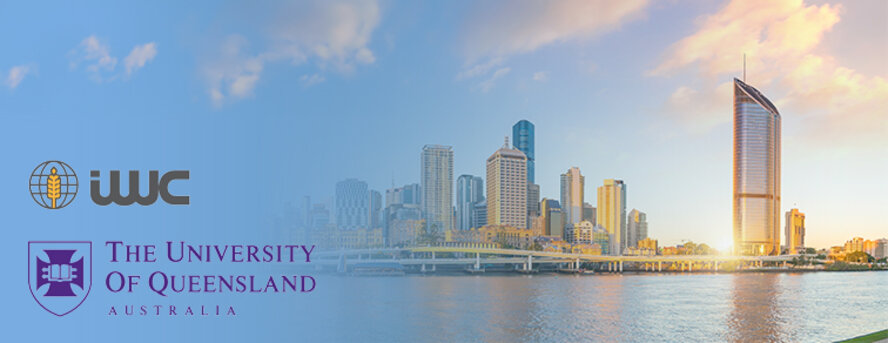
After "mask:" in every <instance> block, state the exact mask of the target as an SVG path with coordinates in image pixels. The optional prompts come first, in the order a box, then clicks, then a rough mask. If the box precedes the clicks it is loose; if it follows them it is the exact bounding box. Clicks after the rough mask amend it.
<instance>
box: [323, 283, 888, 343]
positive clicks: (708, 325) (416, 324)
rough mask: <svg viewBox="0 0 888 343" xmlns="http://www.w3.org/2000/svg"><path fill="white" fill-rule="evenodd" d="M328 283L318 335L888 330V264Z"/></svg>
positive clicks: (475, 337) (791, 338) (628, 337)
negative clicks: (857, 268)
mask: <svg viewBox="0 0 888 343" xmlns="http://www.w3.org/2000/svg"><path fill="white" fill-rule="evenodd" d="M321 281H323V285H321V284H319V289H320V288H322V289H323V291H322V292H323V293H326V294H330V295H335V296H334V298H335V299H336V300H335V301H325V305H326V306H331V307H329V308H328V309H329V310H331V311H329V312H328V313H331V317H330V318H329V320H330V321H333V322H332V323H331V322H326V323H325V324H320V326H321V327H326V328H327V330H334V331H335V332H330V331H327V330H325V331H326V334H323V335H321V336H319V338H326V339H337V340H338V339H342V340H350V341H386V342H392V341H398V342H400V341H451V342H472V341H485V342H563V341H601V342H610V341H613V342H827V341H835V340H839V339H844V338H851V337H854V336H858V335H862V334H865V333H869V332H872V331H878V330H883V329H886V328H888V272H813V273H737V274H625V275H604V274H602V275H594V276H573V275H555V274H552V275H533V276H520V275H515V276H510V275H503V276H494V275H481V276H462V275H453V276H406V277H335V276H326V277H324V278H322V279H321ZM328 300H329V298H328ZM316 319H322V318H316ZM321 327H316V328H315V329H320V328H321ZM336 330H338V331H336Z"/></svg>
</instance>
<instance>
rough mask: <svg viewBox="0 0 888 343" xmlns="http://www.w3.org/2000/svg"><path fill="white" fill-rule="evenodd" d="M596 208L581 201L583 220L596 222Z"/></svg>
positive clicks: (593, 223)
mask: <svg viewBox="0 0 888 343" xmlns="http://www.w3.org/2000/svg"><path fill="white" fill-rule="evenodd" d="M597 218H598V209H596V208H595V206H592V204H590V203H588V202H584V203H583V220H586V221H589V222H590V223H592V225H595V224H598V219H597Z"/></svg>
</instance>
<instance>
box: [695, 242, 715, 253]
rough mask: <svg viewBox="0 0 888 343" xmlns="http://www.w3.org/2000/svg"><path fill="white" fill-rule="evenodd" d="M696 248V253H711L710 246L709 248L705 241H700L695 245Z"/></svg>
mask: <svg viewBox="0 0 888 343" xmlns="http://www.w3.org/2000/svg"><path fill="white" fill-rule="evenodd" d="M696 250H697V251H696V252H697V255H711V254H712V248H710V247H709V245H707V244H706V243H700V245H698V246H697V249H696Z"/></svg>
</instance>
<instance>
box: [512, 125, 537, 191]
mask: <svg viewBox="0 0 888 343" xmlns="http://www.w3.org/2000/svg"><path fill="white" fill-rule="evenodd" d="M533 132H534V127H533V123H531V122H529V121H527V120H521V121H519V122H517V123H515V125H513V126H512V140H513V142H512V144H514V145H515V149H518V150H521V152H523V153H524V156H527V182H528V183H534V178H533V175H534V170H533V169H534V165H533V163H534V161H535V158H534V152H533V150H534V143H533V135H534V133H533Z"/></svg>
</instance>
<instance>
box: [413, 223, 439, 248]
mask: <svg viewBox="0 0 888 343" xmlns="http://www.w3.org/2000/svg"><path fill="white" fill-rule="evenodd" d="M440 241H441V234H440V233H439V232H438V224H432V226H431V227H429V228H426V226H425V225H423V226H422V227H421V228H420V229H419V237H417V240H416V243H418V244H419V245H435V244H437V243H438V242H440Z"/></svg>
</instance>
